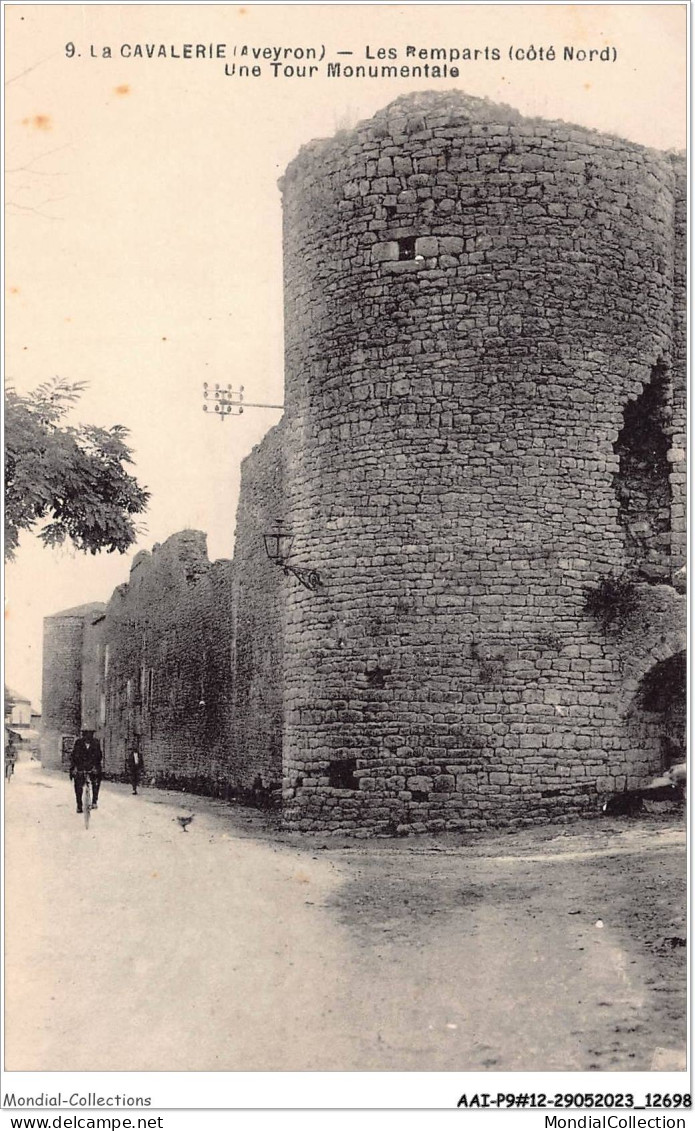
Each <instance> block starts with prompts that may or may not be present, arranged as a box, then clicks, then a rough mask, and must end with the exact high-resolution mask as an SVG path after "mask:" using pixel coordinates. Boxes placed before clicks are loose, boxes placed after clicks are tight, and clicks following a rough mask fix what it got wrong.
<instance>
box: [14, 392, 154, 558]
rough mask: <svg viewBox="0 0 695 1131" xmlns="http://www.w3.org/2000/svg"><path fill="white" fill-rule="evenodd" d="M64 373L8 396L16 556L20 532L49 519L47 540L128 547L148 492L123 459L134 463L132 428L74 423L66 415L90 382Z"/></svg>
mask: <svg viewBox="0 0 695 1131" xmlns="http://www.w3.org/2000/svg"><path fill="white" fill-rule="evenodd" d="M85 387H86V386H85V383H84V382H74V383H73V384H70V383H68V382H66V381H64V380H62V379H61V378H59V377H56V378H55V379H54V380H52V381H46V382H44V383H43V384H42V385H39V386H38V387H37V388H36V389H34V390H33V391H32V392H30V393H28V394H26V395H20V394H19V393H17V391H16V390H15V389H13V388H9V389H7V391H6V398H5V555H6V557H8V558H10V559H12V558H14V555H15V550H16V549H17V544H18V540H19V533H20V531H22V530H30V529H32V528H33V527H35V526H36V525H37V524H38V523H41V522H42V520H45V523H44V525H43V527H42V529H40V530H39V532H38V533H39V538H41V540H42V541H43V542H44V544H45V545H46V546H58V545H62V543H63V542H65V540H66V539H70V541H72V543H73V545H74V546H75V547H76V548H77V549H78V550H82V551H84V552H87V551H89V552H90V553H91V554H96V553H98V552H99V550H107V551H109V552H112V551H113V550H118V551H119V552H120V553H123V552H124V551H125V550H127V549H128V548H129V546H131V545H132V544H133V542H134V541H135V539H136V537H137V533H138V531H137V528H136V525H135V523H134V521H133V515H137V514H141V513H142V511H144V510H145V508H146V506H147V502H148V499H149V492H148V491H145V490H143V488H142V487H140V486H139V485H138V483H137V482H136V480H135V479H134V478H133V476H132V475H129V474H128V473H127V471H126V470H125V467H124V464H128V463H132V459H131V455H132V453H131V450H130V448H129V447H128V446H127V444H126V442H125V441H126V438H127V436H128V430H127V429H126V428H123V427H122V426H121V425H120V424H116V425H114V427H113V428H97V427H94V426H93V425H80V426H78V427H71V426H69V425H67V424H65V423H64V417H65V415H66V413H67V412H68V411H69V409H70V408H71V406H72V405H73V404H74V403H75V401H77V400H78V399H79V396H80V394H81V393H82V392H83V390H84V389H85Z"/></svg>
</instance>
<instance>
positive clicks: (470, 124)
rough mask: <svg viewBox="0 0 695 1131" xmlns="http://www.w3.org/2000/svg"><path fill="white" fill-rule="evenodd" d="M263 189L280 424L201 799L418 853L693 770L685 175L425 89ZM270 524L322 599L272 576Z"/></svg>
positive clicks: (233, 579)
mask: <svg viewBox="0 0 695 1131" xmlns="http://www.w3.org/2000/svg"><path fill="white" fill-rule="evenodd" d="M281 188H282V194H283V209H284V265H285V266H284V271H285V335H286V372H285V380H286V395H285V405H286V409H285V415H284V417H283V420H282V422H281V424H280V425H279V426H278V427H277V428H275V429H273V430H272V431H271V432H270V433H269V434H268V436H267V437H266V439H265V440H264V441H263V443H262V444H260V445H259V446H258V447H257V448H256V449H254V452H253V453H252V454H251V456H250V457H249V458H248V459H247V460H246V461H245V464H244V468H243V477H242V492H241V497H240V502H239V511H238V516H237V543H236V545H237V548H236V551H235V559H234V564H233V566H232V567H230V574H229V578H228V579H227V582H225V584H227V585H228V592H229V593H230V594H231V597H230V601H231V612H230V616H229V618H227V620H226V621H225V624H226V625H227V626H228V627H227V628H222V629H220V630H218V629H217V628H211V629H210V631H211V632H213V633H217V634H219V631H222V633H224V632H228V633H229V640H228V644H229V650H230V651H229V655H230V657H231V660H230V665H231V666H230V675H229V689H228V695H229V702H230V703H231V704H232V706H231V708H230V710H229V712H228V714H226V715H225V716H224V726H225V727H227V731H226V733H223V734H221V735H218V738H217V739H216V745H215V750H216V751H217V753H216V754H215V759H216V760H215V768H214V775H215V776H216V780H217V781H218V782H219V781H220V780H222V779H224V778H225V775H226V780H227V781H228V783H230V785H231V787H232V788H237V787H239V788H241V786H242V785H243V783H246V784H248V782H249V780H250V779H253V780H254V781H258V780H260V781H261V783H262V785H263V787H264V788H268V789H272V788H273V787H275V786H279V785H280V783H281V786H282V794H281V795H282V809H283V818H284V821H285V823H286V825H287V826H288V827H290V828H295V829H318V828H320V829H325V830H328V831H330V830H335V831H339V830H341V831H354V832H356V833H358V834H367V833H369V832H375V831H382V832H396V831H400V832H405V831H413V832H418V831H423V830H437V829H444V828H446V829H451V828H465V829H479V828H484V827H486V826H488V825H491V824H507V825H514V824H519V823H525V822H528V821H538V820H543V819H550V818H554V817H557V816H559V815H564V814H567V813H573V812H576V813H579V812H589V811H596V810H597V809H598V805H599V801H600V799H601V798H602V797H603V796H605V794H607V793H612V792H615V791H618V790H621V789H622V788H632V787H634V786H637V785H640V784H642V783H643V782H644V781H645V780H647V779H648V778H649V777H650V776H651V775H652V774H654V773H657V772H659V771H660V770H662V769H663V768H664V767H666V766H668V765H669V764H671V763H672V762H674V761H676V760H682V758H683V756H684V755H683V750H684V742H685V737H684V734H685V731H684V710H685V667H684V659H683V658H684V649H685V597H684V596H683V595H682V592H679V591H678V590H679V589H680V588H682V587H681V586H680V585H679V583H678V575H679V571H680V570H681V567H682V566H683V564H684V562H685V436H684V432H685V380H686V372H685V309H686V303H685V246H686V244H685V162H684V158H683V156H682V155H677V154H671V153H661V152H657V151H654V150H650V149H645V148H644V147H642V146H639V145H636V144H633V143H631V142H628V141H624V140H622V139H620V138H615V137H609V136H606V135H602V134H599V133H596V132H595V131H592V130H588V129H583V128H580V127H577V126H572V125H567V124H565V123H563V122H548V121H542V120H539V119H525V118H523V117H522V116H521V115H520V114H518V113H517V112H516V111H514V110H513V109H511V108H509V107H506V106H499V105H494V104H492V103H489V102H487V101H483V100H480V99H476V98H471V97H468V96H466V95H464V94H462V93H457V92H450V93H444V94H439V93H437V94H433V93H426V94H416V95H409V96H406V97H404V98H399V99H398V100H397V101H396V102H394V103H393V104H392V105H390V106H388V107H387V108H386V109H385V110H382V111H381V112H379V113H378V114H376V115H375V116H374V117H373V118H372V119H371V120H369V121H366V122H362V123H361V124H359V125H358V126H357V127H356V128H355V129H354V130H352V131H344V132H341V133H339V134H338V135H337V136H336V137H335V138H333V139H330V140H327V141H319V142H313V143H312V144H310V145H308V146H306V147H304V148H303V149H302V150H301V152H300V154H299V156H298V157H297V158H296V159H295V161H294V162H293V163H292V164H291V165H290V166H289V168H288V170H287V172H286V174H285V176H284V178H283V180H282V182H281ZM277 518H282V519H283V520H284V521H285V523H286V525H287V526H288V527H289V528H290V529H291V531H292V533H293V535H294V546H293V558H292V561H293V562H296V564H298V565H300V566H304V567H307V568H313V569H316V570H317V571H318V572H319V574H320V577H321V586H320V588H319V589H318V590H316V591H312V590H310V589H307V588H305V587H304V586H302V585H301V584H300V583H299V582H298V581H297V580H296V579H295V578H294V577H293V576H284V575H283V573H282V571H281V570H279V569H278V568H277V567H276V566H273V565H272V564H271V563H270V562H269V561H268V560H267V558H266V557H265V553H264V549H263V533H264V532H265V531H267V529H268V528H272V524H273V522H274V521H275V520H276V519H277ZM177 537H180V536H177ZM170 541H171V540H170ZM167 545H168V544H167ZM211 568H214V567H211ZM211 597H214V595H213V594H212V591H211ZM214 599H215V600H217V599H218V598H217V597H214ZM223 619H224V618H223ZM212 623H213V624H214V623H215V622H214V618H213V622H212ZM180 647H181V648H182V649H184V650H185V642H181V644H180ZM137 652H138V649H137V647H134V649H133V655H132V661H131V660H129V661H128V662H129V663H131V664H132V668H133V674H132V676H131V678H135V673H136V668H137V664H138V659H137ZM52 662H53V661H52V659H51V658H50V657H49V667H50V664H51V663H52ZM119 678H125V671H124V672H123V673H122V676H120V677H119ZM147 678H149V677H147ZM153 681H154V682H153V686H155V687H156V686H157V685H158V680H157V675H156V672H155V675H154V676H153ZM108 701H109V700H108V696H107V702H108ZM171 725H174V723H173V722H172V724H171ZM154 734H155V732H153V735H154ZM218 739H219V740H218ZM152 741H153V742H155V741H156V739H155V737H153V738H152ZM196 765H197V767H198V769H199V770H200V772H201V773H204V772H205V756H204V752H203V756H202V757H200V756H198V761H197V763H196ZM210 772H211V773H212V771H210ZM220 775H221V777H220Z"/></svg>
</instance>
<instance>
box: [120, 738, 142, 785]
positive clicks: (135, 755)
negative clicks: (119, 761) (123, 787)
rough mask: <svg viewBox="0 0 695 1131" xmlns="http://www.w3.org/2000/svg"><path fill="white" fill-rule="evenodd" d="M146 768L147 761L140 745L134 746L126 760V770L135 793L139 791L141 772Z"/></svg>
mask: <svg viewBox="0 0 695 1131" xmlns="http://www.w3.org/2000/svg"><path fill="white" fill-rule="evenodd" d="M144 768H145V762H144V760H143V757H142V754H141V753H140V750H139V747H138V746H134V747H133V749H132V750H131V751H130V754H128V756H127V758H126V760H125V770H126V773H127V775H128V777H129V779H130V784H131V785H132V787H133V793H137V791H138V785H139V783H140V774H141V773H142V771H143V770H144Z"/></svg>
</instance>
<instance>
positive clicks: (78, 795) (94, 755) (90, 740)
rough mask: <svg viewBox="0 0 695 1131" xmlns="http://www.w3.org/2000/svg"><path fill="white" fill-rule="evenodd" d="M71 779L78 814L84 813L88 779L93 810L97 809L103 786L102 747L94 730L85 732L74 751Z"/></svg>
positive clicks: (71, 763) (71, 759)
mask: <svg viewBox="0 0 695 1131" xmlns="http://www.w3.org/2000/svg"><path fill="white" fill-rule="evenodd" d="M70 777H71V778H72V780H73V783H74V786H75V799H76V801H77V812H78V813H81V812H82V790H83V788H84V783H85V781H86V779H87V777H89V780H90V781H91V783H92V796H93V800H92V809H96V807H97V801H98V799H99V786H100V784H101V746H100V745H99V739H98V738H96V737H95V735H94V731H93V730H83V731H82V734H81V736H80V738H78V740H77V742H76V743H75V745H74V747H73V749H72V756H71V758H70Z"/></svg>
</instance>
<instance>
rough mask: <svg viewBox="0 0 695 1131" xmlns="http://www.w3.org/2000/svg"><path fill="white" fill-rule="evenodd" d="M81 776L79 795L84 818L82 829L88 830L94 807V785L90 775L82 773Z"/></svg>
mask: <svg viewBox="0 0 695 1131" xmlns="http://www.w3.org/2000/svg"><path fill="white" fill-rule="evenodd" d="M81 776H83V777H84V782H83V783H82V793H81V805H82V815H83V817H84V827H85V829H88V828H89V818H90V816H91V813H92V808H93V806H94V800H93V798H94V784H93V782H92V775H91V774H90V773H84V774H82V775H81Z"/></svg>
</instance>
